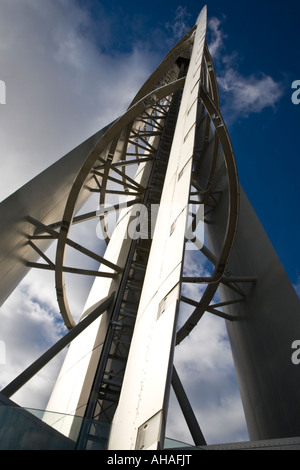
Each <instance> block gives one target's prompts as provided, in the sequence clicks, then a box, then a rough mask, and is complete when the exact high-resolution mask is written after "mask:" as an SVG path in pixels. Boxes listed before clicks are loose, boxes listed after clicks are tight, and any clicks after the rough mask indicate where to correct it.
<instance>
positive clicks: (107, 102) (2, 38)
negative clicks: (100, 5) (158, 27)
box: [0, 0, 153, 199]
mask: <svg viewBox="0 0 300 470" xmlns="http://www.w3.org/2000/svg"><path fill="white" fill-rule="evenodd" d="M17 4H18V5H17V7H16V2H9V1H7V0H6V1H4V2H2V5H1V17H0V44H1V45H2V46H1V49H2V50H1V57H0V70H1V74H2V75H1V77H0V79H1V80H3V81H4V82H5V84H6V95H7V96H6V104H5V106H2V107H1V115H0V120H1V125H0V141H1V165H2V171H1V176H0V178H1V179H0V188H1V192H0V198H1V199H3V198H4V197H6V196H7V195H9V194H10V193H11V191H12V190H15V189H17V188H18V187H19V186H20V185H22V184H23V183H25V182H26V181H27V180H29V179H31V178H32V177H33V176H35V175H36V174H38V173H39V172H40V171H41V170H43V169H44V168H46V167H47V166H48V165H49V164H50V163H53V162H54V161H56V160H57V159H58V158H60V157H61V156H63V155H64V154H65V153H67V152H68V151H69V150H71V149H72V148H74V147H75V146H76V145H78V144H79V143H81V142H82V141H83V140H85V139H86V138H88V137H89V136H90V135H92V134H93V133H94V132H96V131H97V130H99V129H101V128H102V127H103V126H104V125H106V124H108V123H109V122H111V121H112V120H113V119H115V118H116V117H118V116H119V115H120V114H121V113H122V112H124V110H125V109H126V107H127V106H128V104H129V103H130V100H131V99H132V98H133V96H134V94H135V93H136V91H137V90H138V89H139V87H140V85H141V84H142V83H143V82H144V80H145V79H146V77H147V76H148V75H149V73H150V71H152V70H153V63H152V62H151V61H152V60H153V56H151V54H150V53H148V51H147V50H146V51H142V50H141V49H140V48H139V47H133V49H132V52H131V53H124V54H122V53H115V54H114V55H108V54H106V53H104V52H102V51H101V44H99V43H97V44H96V43H94V42H93V41H92V38H91V36H90V34H89V29H92V28H94V25H93V19H92V18H91V17H90V16H89V15H88V13H87V12H86V11H85V10H83V9H81V8H79V7H78V5H77V2H75V1H74V0H58V1H57V2H47V3H46V4H45V2H40V1H39V0H31V1H30V2H17ZM45 5H46V6H45ZM103 21H104V18H103ZM11 25H14V26H13V27H12V26H11ZM104 42H106V39H105V38H104Z"/></svg>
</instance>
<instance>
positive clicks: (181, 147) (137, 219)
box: [0, 7, 300, 450]
mask: <svg viewBox="0 0 300 470" xmlns="http://www.w3.org/2000/svg"><path fill="white" fill-rule="evenodd" d="M206 23H207V11H206V7H204V8H203V9H202V11H201V13H200V15H199V17H198V19H197V22H196V24H195V26H194V27H193V28H192V29H191V30H190V31H189V32H188V33H187V34H186V35H185V36H184V37H183V38H182V39H181V40H180V41H179V43H178V44H176V46H174V47H173V49H172V50H171V51H170V52H169V53H168V54H167V56H166V57H165V59H164V60H163V61H162V63H161V64H160V65H159V67H158V68H157V69H156V70H155V71H154V72H153V74H152V75H151V76H150V77H149V79H148V80H147V81H146V82H145V84H144V85H143V86H142V88H141V89H140V91H139V92H138V93H137V95H136V97H135V99H134V100H133V101H132V103H131V105H130V106H129V108H128V109H127V111H126V112H125V113H124V114H123V115H122V116H121V117H120V118H119V119H117V120H116V121H115V122H113V123H111V124H110V125H109V126H107V128H105V129H103V130H102V131H99V133H97V134H96V135H95V136H93V137H92V138H91V139H89V140H88V141H86V142H84V143H83V144H82V145H80V146H79V147H78V148H77V149H75V150H74V151H72V152H70V154H69V155H67V156H66V157H64V158H63V159H61V160H60V161H59V162H58V163H56V164H55V165H53V166H52V167H50V168H49V169H48V170H46V171H45V172H44V173H42V174H41V175H39V176H38V177H37V178H35V179H34V180H32V181H31V182H30V183H28V185H25V186H24V187H23V188H21V189H20V190H19V191H18V192H17V193H16V194H15V195H13V196H11V197H10V198H8V199H7V200H6V201H4V202H3V203H2V204H1V206H0V211H2V214H3V217H2V218H4V219H5V220H6V221H7V223H6V225H5V226H4V227H3V228H2V229H1V230H2V234H1V235H2V236H1V251H2V253H3V256H2V268H1V273H2V276H3V282H2V286H1V295H2V298H3V299H5V298H6V296H7V295H9V293H10V292H11V291H12V290H13V288H14V287H15V286H16V285H17V284H18V282H19V281H20V279H21V278H22V276H23V275H24V274H25V273H26V271H27V270H28V269H29V268H42V269H50V270H54V271H55V288H56V293H57V300H58V305H59V308H60V312H61V315H62V318H63V319H64V322H65V324H66V326H67V327H68V329H69V330H70V332H69V333H68V334H67V335H66V337H65V339H64V341H62V343H61V344H60V345H58V346H57V347H56V348H55V347H54V348H51V350H50V351H49V352H48V353H47V354H46V356H45V357H43V358H42V359H41V360H40V361H38V362H37V363H36V364H34V365H33V366H32V368H31V369H30V371H29V370H27V371H24V373H23V374H21V376H20V377H18V378H16V380H15V381H13V382H12V383H11V384H9V385H8V386H7V387H5V389H4V390H2V394H3V395H5V396H7V397H10V396H12V395H13V393H14V392H15V391H16V390H17V389H18V388H19V387H20V386H22V385H23V384H24V383H25V382H26V380H28V379H29V378H30V377H31V376H32V375H33V374H34V373H36V372H37V370H39V368H40V367H42V366H43V365H44V364H45V363H46V362H47V361H48V360H50V359H51V358H52V357H53V356H54V355H55V354H56V353H57V352H58V350H61V348H62V347H64V346H65V345H66V344H68V343H69V342H71V345H70V348H69V350H68V353H67V356H66V359H65V362H64V364H63V367H62V370H61V371H60V374H59V377H58V380H57V383H56V385H55V388H54V390H53V393H52V395H51V398H50V401H49V404H48V410H52V411H56V412H59V413H62V415H63V416H62V417H61V418H60V419H59V420H58V421H57V422H56V424H55V427H56V429H58V430H59V431H60V432H62V433H64V434H65V435H69V436H71V435H72V433H73V432H74V426H75V419H74V420H73V421H71V424H70V421H69V420H68V421H67V420H66V419H65V418H64V415H74V417H75V416H81V417H82V418H84V421H83V423H84V424H83V426H82V427H81V431H80V433H79V438H78V441H77V446H78V448H97V446H102V444H101V443H99V439H98V440H97V433H98V432H99V429H102V431H101V433H102V434H101V435H102V438H103V432H104V431H103V429H105V430H106V429H107V435H106V437H105V439H106V444H105V446H107V448H108V449H132V450H133V449H135V450H141V449H161V448H163V446H164V437H165V427H166V421H167V416H168V401H169V393H170V388H171V386H173V388H174V390H175V393H176V396H177V397H178V399H179V402H180V405H181V407H182V409H183V411H184V415H185V418H186V421H187V424H188V426H189V428H190V431H191V435H192V437H193V440H194V443H195V445H205V444H206V442H205V436H203V433H202V431H201V428H200V425H199V424H198V422H197V420H196V417H195V416H194V413H193V410H192V408H191V406H190V405H189V403H188V401H187V397H186V395H185V393H184V391H183V388H182V385H181V382H180V378H179V375H178V373H177V371H176V370H175V368H174V361H173V356H174V350H175V348H176V346H177V345H178V344H180V343H181V342H182V341H184V340H185V339H186V338H187V337H188V335H189V334H190V332H191V331H192V330H193V329H194V328H201V324H199V325H198V323H199V322H200V320H201V317H202V316H203V314H204V312H209V313H211V314H212V315H218V316H220V317H223V318H224V319H225V321H226V324H227V328H228V332H229V338H230V342H231V345H232V352H233V357H234V362H235V365H236V370H237V376H238V381H239V385H240V390H241V395H242V399H243V404H244V407H245V414H246V419H247V424H248V428H249V433H250V436H251V438H252V439H269V438H277V437H289V436H297V435H299V434H300V429H299V423H300V407H299V404H298V397H297V392H296V391H295V387H294V386H293V385H294V384H295V383H296V382H297V380H298V377H297V370H296V369H295V368H294V367H293V365H292V363H291V361H290V346H291V344H292V342H293V340H294V339H295V338H294V333H295V330H296V331H297V329H298V328H299V314H300V309H299V299H298V297H297V296H296V294H295V292H294V290H293V288H292V286H291V284H290V281H289V280H288V278H287V276H286V274H285V272H284V270H283V268H282V266H281V264H280V261H279V260H278V258H277V256H276V253H275V252H274V250H273V248H272V246H271V244H270V242H269V240H268V238H267V237H266V235H265V233H264V231H263V229H262V227H261V225H260V222H259V221H258V219H257V218H256V215H255V213H254V211H253V209H252V208H251V206H250V204H249V201H248V200H247V197H246V196H245V194H244V191H243V189H242V188H241V186H240V183H239V180H238V175H237V169H236V163H235V156H234V153H233V149H232V146H231V142H230V138H229V135H228V132H227V129H226V125H225V122H224V120H223V118H222V115H221V111H220V102H219V95H218V87H217V80H216V75H215V71H214V67H213V62H212V59H211V56H210V53H209V49H208V46H207V43H206ZM58 169H59V173H58ZM45 181H47V184H49V185H50V186H51V187H54V188H55V191H51V196H50V197H48V192H47V188H45ZM46 194H47V197H46ZM92 194H98V200H97V207H96V208H95V210H93V211H89V212H84V211H83V210H82V207H83V204H84V202H85V201H86V200H87V199H88V198H89V196H90V195H92ZM24 195H26V199H24ZM16 209H17V210H16ZM16 213H17V214H18V215H17V216H16V215H15V214H16ZM110 214H118V217H117V222H116V224H115V226H114V227H113V230H112V231H111V230H110V221H109V216H110ZM92 218H98V219H99V224H100V226H101V228H102V233H103V239H105V241H106V243H107V247H106V250H105V253H100V252H93V251H91V250H90V249H88V248H86V247H85V246H84V244H82V245H81V244H79V243H77V242H75V241H74V240H73V239H72V237H71V232H70V231H71V228H72V226H73V225H74V224H84V223H86V222H87V221H88V220H90V219H92ZM52 242H56V243H57V248H56V257H55V261H51V260H49V259H48V258H47V256H46V255H45V253H44V251H45V249H46V248H47V247H48V246H49V244H50V243H52ZM68 249H75V250H76V251H77V252H80V253H81V254H83V255H85V256H86V257H87V258H88V259H93V260H95V261H97V262H98V263H99V264H100V267H99V270H96V271H95V270H91V269H87V268H82V267H79V266H77V267H76V268H71V267H69V266H67V265H66V252H67V250H68ZM40 256H41V257H42V258H43V262H42V263H41V262H40V261H38V259H39V257H40ZM191 258H192V259H193V260H194V261H195V262H197V263H202V264H203V263H205V266H206V267H207V269H208V271H209V275H207V276H205V277H203V276H200V275H199V274H198V273H195V272H191V270H189V269H188V266H187V265H186V264H184V263H185V262H186V261H188V260H189V259H191ZM66 272H71V273H73V274H74V275H76V274H81V275H89V276H93V277H94V278H95V280H94V283H93V286H92V288H91V291H90V293H89V296H88V299H87V301H86V304H85V307H84V311H83V313H82V316H81V319H80V322H79V323H78V324H77V325H76V322H75V320H74V317H73V314H72V311H71V308H70V306H69V302H68V293H67V290H66V285H65V279H64V275H65V273H66ZM199 272H200V268H199ZM199 285H201V286H202V287H203V288H202V291H201V296H200V297H199V289H198V287H199ZM187 287H188V288H187ZM195 287H196V288H195ZM187 292H188V293H189V294H187ZM217 294H218V295H219V296H220V298H221V299H219V300H217V297H216V295H217ZM185 305H189V306H190V307H192V313H191V314H190V315H188V317H187V318H186V319H185V321H184V322H183V323H182V324H181V326H179V322H178V318H179V315H180V314H181V310H182V309H184V306H185ZM287 384H289V385H290V386H289V387H287ZM200 424H201V423H200ZM101 426H102V427H101ZM104 434H105V433H104ZM108 436H109V437H108Z"/></svg>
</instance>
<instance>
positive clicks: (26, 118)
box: [0, 0, 300, 443]
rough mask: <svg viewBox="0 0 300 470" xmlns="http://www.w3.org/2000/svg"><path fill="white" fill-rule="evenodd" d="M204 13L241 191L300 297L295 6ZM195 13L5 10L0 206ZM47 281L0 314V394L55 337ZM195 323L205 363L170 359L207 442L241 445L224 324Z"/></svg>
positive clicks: (211, 5)
mask: <svg viewBox="0 0 300 470" xmlns="http://www.w3.org/2000/svg"><path fill="white" fill-rule="evenodd" d="M206 4H207V7H208V19H209V30H208V42H209V44H210V45H211V52H212V53H213V57H214V64H215V69H216V72H217V75H218V79H219V86H220V96H221V104H222V108H221V109H222V114H223V116H224V118H225V121H226V123H227V126H228V129H229V133H230V136H231V140H232V144H233V148H234V152H235V156H236V161H237V166H238V172H239V177H240V181H241V183H242V186H243V187H244V189H245V191H246V193H247V195H248V197H249V199H250V201H251V203H252V204H253V206H254V208H255V210H256V212H257V214H258V216H259V218H260V220H261V222H262V224H263V226H264V227H265V230H266V232H267V234H268V236H269V238H270V240H271V241H272V243H273V245H274V247H275V249H276V251H277V253H278V255H279V257H280V259H281V261H282V263H283V265H284V267H285V269H286V270H287V273H288V275H289V276H290V279H291V281H292V282H293V284H294V285H295V286H296V287H297V286H300V255H299V250H298V243H299V242H298V238H299V236H298V229H299V210H298V201H299V199H300V198H299V196H300V193H299V191H300V190H299V185H298V179H299V177H298V175H299V170H300V163H299V150H298V149H299V143H298V140H299V139H298V127H299V123H300V105H298V106H296V105H295V104H293V103H292V100H291V96H292V92H293V90H292V89H291V85H292V82H293V81H294V80H298V79H299V80H300V70H299V63H300V62H299V52H298V48H297V44H298V41H297V39H298V31H299V22H300V4H299V2H297V1H291V0H287V1H286V2H282V1H271V0H261V1H256V0H253V1H251V3H250V2H249V3H246V2H236V1H233V0H230V1H217V0H215V1H212V0H211V1H207V2H206ZM203 5H204V3H202V2H198V1H197V2H196V1H189V2H177V1H164V2H158V1H152V2H151V4H149V3H148V2H147V3H146V2H134V1H127V2H121V1H120V0H119V1H109V2H108V1H102V2H100V1H96V0H88V1H81V0H53V1H52V0H51V1H50V0H15V1H14V2H11V0H2V1H1V4H0V80H2V81H4V82H5V85H6V104H5V105H0V158H1V165H2V171H1V174H0V199H1V200H2V199H4V198H5V197H7V196H8V195H9V194H11V192H13V191H15V190H16V189H17V188H18V187H20V186H21V185H23V184H24V183H26V182H27V181H28V180H30V179H31V178H32V177H33V176H35V175H36V174H38V173H39V172H40V171H42V170H43V169H44V168H46V167H47V166H49V165H50V164H51V163H53V162H54V161H56V160H57V159H58V158H60V157H61V156H62V155H64V154H65V153H67V152H68V151H69V150H71V149H72V148H74V147H75V146H76V145H78V144H79V143H80V142H82V141H83V140H85V139H86V138H88V137H89V136H90V135H92V134H93V133H94V132H96V131H97V130H98V129H100V128H102V127H103V126H104V125H105V124H107V123H108V122H110V121H111V120H112V119H114V118H116V117H118V116H119V115H120V114H121V113H122V112H124V111H125V109H126V107H127V106H128V104H129V103H130V100H131V99H132V97H133V96H134V95H135V93H136V92H137V91H138V89H139V88H140V86H141V85H142V84H143V82H144V81H145V80H146V79H147V77H148V76H149V74H150V73H151V72H152V71H153V70H154V69H155V67H156V66H157V65H158V64H159V63H160V61H161V60H162V59H163V57H164V56H165V54H166V53H167V52H168V50H169V49H170V48H171V47H172V46H173V45H174V44H175V43H176V41H177V40H178V39H180V37H181V36H182V35H183V34H184V33H185V32H186V31H187V30H188V29H189V28H191V27H192V26H193V25H194V23H195V21H196V19H197V16H198V14H199V12H200V10H201V8H202V6H203ZM51 282H53V280H52V278H51V276H50V277H49V276H48V273H45V280H44V283H43V282H42V276H41V273H36V272H34V271H32V272H31V273H30V275H29V277H28V278H27V279H25V280H24V282H23V283H22V285H21V286H20V287H19V288H18V289H17V292H16V293H15V295H14V296H11V298H9V299H8V301H7V302H6V303H5V304H4V305H3V307H2V308H1V310H0V317H1V325H2V326H1V331H0V340H1V341H3V340H5V342H6V343H5V344H6V357H7V362H6V364H4V365H1V364H0V374H1V375H0V377H1V379H0V385H2V384H3V385H5V384H6V383H7V382H8V381H9V380H11V379H12V378H13V377H14V376H15V375H16V374H17V373H19V372H21V371H22V370H23V369H24V368H25V366H27V365H28V364H29V363H30V362H31V361H32V360H33V359H35V358H36V357H37V356H39V355H40V354H41V353H42V352H43V350H44V349H45V348H46V347H48V346H49V345H50V344H52V343H53V342H54V341H55V340H56V339H57V338H58V337H59V336H60V335H61V333H62V331H61V325H60V324H59V322H58V318H59V313H58V312H57V306H56V303H55V300H53V295H52V294H53V292H52V290H51V289H50V288H49V285H50V283H51ZM298 288H299V287H298ZM299 291H300V289H299ZM73 294H74V299H75V302H74V303H76V304H77V305H79V306H80V305H82V303H83V301H82V299H81V298H79V297H78V296H79V293H78V289H75V288H74V291H73ZM12 311H13V312H14V317H12V315H11V312H12ZM14 322H15V323H17V326H18V328H14V327H15V323H14ZM201 322H202V320H201ZM203 323H204V326H203V328H202V329H201V332H199V333H197V334H198V335H200V336H197V337H195V336H192V337H191V338H190V346H192V347H193V348H194V351H197V357H200V356H202V357H203V358H204V360H203V362H202V363H201V365H199V364H196V363H195V360H192V361H191V362H188V361H190V359H189V360H188V359H187V352H186V351H185V350H184V351H183V352H182V354H181V357H180V359H179V363H180V364H181V365H182V374H183V375H184V376H186V377H185V379H186V383H187V384H188V386H189V390H190V393H191V396H192V400H194V403H195V408H197V411H198V412H199V416H201V417H202V421H201V422H202V423H203V422H204V431H205V434H206V436H208V438H209V441H210V442H211V443H213V442H225V441H226V442H228V441H231V440H232V441H234V440H244V439H246V438H247V433H246V431H245V424H244V421H243V416H242V411H241V405H240V401H239V396H238V392H237V390H236V383H235V379H234V374H233V371H232V366H231V363H230V351H229V348H228V342H227V341H226V338H225V334H224V329H223V326H222V325H221V323H220V322H219V319H216V318H213V317H212V316H208V317H206V318H204V321H203ZM12 332H13V333H12ZM212 332H214V336H213V335H212V334H211V333H212ZM208 338H210V339H209V340H208ZM212 338H213V339H212ZM200 343H201V345H202V346H201V345H200V346H199V344H200ZM33 344H35V346H34V347H33V346H32V345H33ZM196 348H198V349H196ZM201 348H202V349H201ZM208 349H210V356H208V355H207V356H206V351H208ZM195 356H196V353H195ZM187 364H189V366H187ZM49 367H50V368H48V369H47V370H46V371H45V372H43V373H42V374H41V375H39V377H38V378H37V380H36V381H35V382H34V383H33V385H32V386H31V388H30V387H29V388H28V389H26V390H25V391H24V393H23V394H20V395H19V396H18V398H19V399H20V403H21V404H24V406H25V405H26V406H31V407H43V406H45V403H46V401H47V396H48V395H47V393H48V392H49V381H50V382H51V380H52V381H53V380H55V376H56V373H57V370H58V367H59V359H58V360H57V361H56V365H53V366H52V365H51V366H49ZM195 372H197V374H200V375H201V374H202V375H201V386H202V388H201V390H202V391H201V392H199V383H198V382H196V381H194V380H192V378H191V377H195V375H197V374H196V373H195ZM221 390H222V393H221V392H220V391H221ZM201 401H202V405H203V406H202V407H201V404H199V403H200V402H201ZM208 412H209V413H208ZM208 415H209V416H208ZM174 416H175V418H174V419H173V418H172V420H173V421H172V423H174V428H176V426H177V427H178V425H177V423H178V421H177V414H176V413H175V414H174ZM182 439H183V440H184V439H185V434H183V435H182Z"/></svg>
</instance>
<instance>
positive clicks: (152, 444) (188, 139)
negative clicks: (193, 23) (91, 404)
mask: <svg viewBox="0 0 300 470" xmlns="http://www.w3.org/2000/svg"><path fill="white" fill-rule="evenodd" d="M205 32H206V8H203V10H202V12H201V14H200V15H199V18H198V26H197V30H196V35H195V43H194V47H193V51H192V57H191V63H190V67H189V70H188V74H187V78H186V83H185V87H184V91H183V96H182V102H181V106H180V110H179V115H178V121H177V126H176V130H175V135H174V140H173V145H172V149H171V152H170V159H169V164H168V168H167V173H166V178H165V183H164V188H163V192H162V197H161V207H160V208H159V211H158V216H157V222H156V227H155V232H154V239H153V242H152V247H151V252H150V255H149V261H148V265H147V270H146V275H145V281H144V287H143V291H142V295H141V300H140V305H139V310H138V315H137V321H136V326H135V330H134V335H133V339H132V343H131V349H130V353H129V358H128V362H127V368H126V373H125V377H124V381H123V387H122V392H121V396H120V401H119V405H118V408H117V411H116V414H115V418H114V421H113V425H112V431H111V436H110V442H109V448H110V449H135V448H143V449H152V448H157V447H158V446H159V441H160V440H161V437H162V434H163V426H164V420H165V416H164V414H165V409H164V408H165V399H166V389H167V387H168V377H169V376H170V371H171V368H172V350H173V347H172V346H173V342H174V332H175V320H176V313H177V304H178V302H177V300H178V299H179V295H180V288H179V285H180V284H179V282H180V276H181V271H182V258H183V248H184V237H185V229H186V219H187V209H188V201H189V190H190V178H191V168H192V166H191V164H192V159H191V157H192V154H193V146H194V137H195V121H196V107H195V106H192V105H193V103H194V101H195V96H194V93H196V91H195V90H196V89H197V94H198V89H199V83H200V82H199V78H200V72H201V69H200V68H198V66H199V65H200V63H201V61H202V57H203V47H204V39H205ZM197 69H198V72H197V74H195V70H197ZM184 166H186V168H185V171H184V172H182V170H183V168H184ZM179 176H180V177H179ZM166 207H167V208H168V210H167V211H166V209H165V208H166ZM168 294H169V295H168ZM164 304H166V305H167V308H166V309H165V310H163V309H162V305H164ZM148 435H149V436H151V438H150V437H149V439H148V438H147V436H148ZM141 436H143V439H141Z"/></svg>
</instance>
